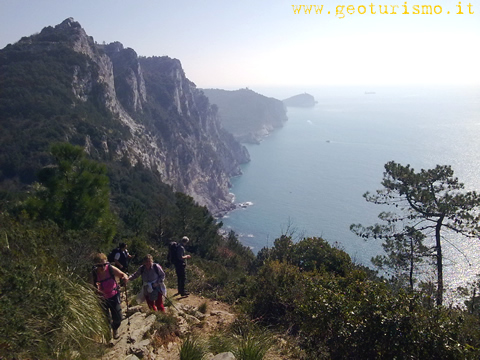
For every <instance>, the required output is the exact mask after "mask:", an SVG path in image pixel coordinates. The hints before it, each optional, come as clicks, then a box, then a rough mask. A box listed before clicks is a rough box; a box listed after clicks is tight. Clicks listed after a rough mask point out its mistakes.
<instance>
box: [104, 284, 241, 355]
mask: <svg viewBox="0 0 480 360" xmlns="http://www.w3.org/2000/svg"><path fill="white" fill-rule="evenodd" d="M168 292H169V294H174V293H175V290H172V289H170V290H169V291H168ZM169 298H170V299H171V303H170V302H169V301H166V305H167V306H166V312H167V313H168V314H172V315H173V316H175V317H176V318H177V320H178V324H179V326H178V328H177V331H176V332H175V333H174V334H170V335H168V336H165V335H162V336H156V335H157V334H156V332H157V330H156V329H155V325H154V324H155V322H156V316H155V314H154V313H152V312H151V311H149V310H148V308H147V307H146V305H145V304H143V305H140V306H135V307H130V308H129V309H128V311H127V309H126V306H125V303H123V304H122V305H123V306H124V315H125V316H124V317H125V320H124V321H123V322H122V325H121V326H120V328H119V335H120V337H119V338H118V339H116V340H112V341H111V343H110V345H111V349H110V350H109V351H108V353H107V354H105V355H104V356H103V357H102V360H123V359H125V360H127V359H128V360H136V359H146V360H178V359H179V347H180V344H181V341H182V340H181V336H183V335H186V334H188V333H196V334H199V336H201V337H205V338H207V337H208V336H209V335H211V334H213V333H214V332H215V331H216V330H217V329H219V328H220V327H222V326H225V325H228V324H229V323H231V322H232V321H233V320H234V319H235V314H234V313H233V311H232V309H231V307H230V306H228V305H227V304H225V303H222V302H219V301H214V300H210V299H206V298H203V297H198V296H195V295H190V296H188V297H179V296H169ZM205 304H206V311H205V312H204V313H201V312H199V311H198V309H199V308H200V307H202V306H203V307H205ZM210 359H215V360H219V359H222V360H228V359H230V360H234V358H233V357H232V356H231V354H229V353H226V354H219V355H217V356H216V357H213V355H212V356H210Z"/></svg>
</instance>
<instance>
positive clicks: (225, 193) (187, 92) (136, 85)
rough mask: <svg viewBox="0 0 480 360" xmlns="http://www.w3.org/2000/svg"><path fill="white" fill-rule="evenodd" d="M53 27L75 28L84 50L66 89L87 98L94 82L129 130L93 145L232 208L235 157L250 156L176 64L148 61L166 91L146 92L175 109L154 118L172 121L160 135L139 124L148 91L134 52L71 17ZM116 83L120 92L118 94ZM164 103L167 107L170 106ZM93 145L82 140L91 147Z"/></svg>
mask: <svg viewBox="0 0 480 360" xmlns="http://www.w3.org/2000/svg"><path fill="white" fill-rule="evenodd" d="M58 27H62V28H65V29H73V30H74V34H75V35H74V36H73V45H72V48H73V49H74V50H75V51H76V52H78V53H80V54H83V55H85V56H86V66H85V67H80V66H78V67H75V68H74V71H73V73H72V91H73V93H74V95H75V96H76V98H77V99H79V100H80V101H83V102H85V101H87V100H88V99H89V97H91V96H98V93H96V94H95V95H94V94H93V88H94V87H95V86H97V88H98V85H96V84H100V85H101V88H102V89H103V91H102V94H101V97H102V99H101V100H102V102H103V103H104V104H105V106H106V108H107V109H108V110H109V111H110V112H111V113H112V114H113V116H114V118H116V119H117V120H118V121H119V122H120V123H122V124H123V125H124V126H126V127H127V128H128V131H129V133H130V136H129V137H128V139H124V140H120V141H116V142H115V146H114V147H113V148H112V144H109V143H108V142H107V141H103V142H102V146H101V148H100V149H96V151H103V152H109V151H110V152H112V153H113V154H114V156H115V158H116V159H117V160H120V159H125V157H126V158H127V159H128V161H129V162H130V164H131V165H132V166H134V165H136V164H137V163H138V162H141V163H142V164H143V166H144V167H146V168H149V169H151V170H152V171H156V172H158V173H159V174H160V176H161V178H162V181H163V182H165V183H167V184H169V185H172V186H173V188H174V190H175V191H181V192H184V193H186V194H188V195H190V196H192V197H193V198H194V200H195V201H196V202H197V203H198V204H199V205H201V206H206V207H207V208H208V209H209V210H210V211H211V212H212V213H213V214H217V213H222V212H225V211H228V210H231V209H233V207H234V205H233V204H232V198H231V195H230V194H229V185H230V183H229V179H230V177H231V176H233V175H238V174H239V173H240V170H239V167H238V165H239V160H238V158H243V159H244V161H248V153H247V152H246V149H245V148H242V147H241V146H240V145H239V144H238V143H237V144H236V145H235V141H234V140H233V137H232V139H231V140H230V139H229V138H228V139H229V140H228V142H230V141H231V143H226V142H225V134H226V133H225V132H224V130H223V129H222V128H221V125H220V122H219V119H218V117H217V114H216V112H215V111H212V109H211V107H210V105H209V104H208V100H206V98H205V97H204V96H203V93H202V92H201V91H199V90H198V89H197V88H196V87H195V85H194V84H193V83H192V82H190V81H189V80H188V79H187V78H186V77H185V73H184V71H183V69H182V67H181V64H180V62H179V61H178V60H176V59H170V58H166V57H163V58H155V59H151V60H150V62H152V63H153V65H154V66H155V65H156V66H158V67H162V66H163V68H162V70H161V71H162V72H161V76H162V79H163V80H164V81H165V83H166V84H167V85H166V86H165V88H166V90H164V93H161V94H150V95H153V96H154V97H159V96H160V95H161V96H163V97H164V98H161V100H160V101H163V102H164V101H166V100H165V99H168V97H169V96H170V97H171V104H172V108H173V109H175V111H176V113H177V115H175V116H174V118H175V120H172V119H173V117H172V119H169V118H168V117H166V118H165V116H164V117H163V118H161V119H160V118H159V119H158V121H159V122H161V121H163V122H165V121H167V122H168V121H170V122H175V123H174V124H171V123H170V124H169V126H170V127H169V128H168V129H170V130H167V131H173V132H172V133H168V134H165V133H162V132H161V131H160V132H159V131H158V129H157V128H155V127H152V126H151V125H148V126H147V125H146V124H143V123H142V120H141V119H142V116H141V115H142V113H144V111H145V108H146V107H147V106H148V103H147V101H148V100H147V99H148V98H149V93H148V92H149V90H148V86H147V84H146V81H145V77H144V76H145V69H144V68H143V67H142V65H141V62H140V61H139V59H138V57H137V55H136V53H135V52H134V51H133V50H132V49H128V48H126V49H124V48H123V45H122V44H120V43H114V44H110V45H103V46H100V45H97V44H95V42H94V41H93V39H92V38H91V37H89V36H88V35H87V34H86V32H85V31H84V30H83V29H82V28H81V27H80V25H79V24H78V23H76V22H75V21H74V20H73V19H67V20H65V21H64V22H63V23H62V24H60V25H58V26H57V27H56V28H58ZM112 60H113V61H112ZM117 66H118V67H121V71H118V69H117V68H116V67H117ZM82 69H83V70H82ZM116 69H117V74H116V72H115V71H116ZM119 88H120V89H121V97H119V94H117V89H119ZM199 99H200V100H202V101H201V104H199V103H198V100H199ZM166 109H167V110H166V111H167V112H168V111H170V110H168V104H167V106H166ZM139 114H140V116H139ZM154 120H155V119H154ZM155 121H157V120H155ZM172 128H173V129H174V130H171V129H172ZM231 144H234V145H235V146H237V147H238V149H236V150H235V151H236V152H237V154H235V151H232V149H231V148H229V147H230V146H231ZM92 146H93V145H92V144H91V142H90V143H88V146H87V148H88V150H89V151H92V149H91V148H92ZM245 159H246V160H245Z"/></svg>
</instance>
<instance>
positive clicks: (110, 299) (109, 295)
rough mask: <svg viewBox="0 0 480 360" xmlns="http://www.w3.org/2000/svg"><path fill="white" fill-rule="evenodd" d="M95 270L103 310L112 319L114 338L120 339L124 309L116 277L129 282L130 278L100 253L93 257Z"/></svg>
mask: <svg viewBox="0 0 480 360" xmlns="http://www.w3.org/2000/svg"><path fill="white" fill-rule="evenodd" d="M93 263H94V269H93V271H92V277H93V279H92V280H93V281H92V282H93V285H94V286H95V288H96V289H97V290H98V292H99V293H100V294H101V296H102V297H103V308H104V310H105V313H106V315H107V317H110V318H111V326H112V330H113V338H114V339H118V337H119V335H118V328H119V327H120V323H121V322H122V319H123V317H122V309H121V307H120V287H119V286H118V284H117V280H116V279H115V277H117V278H120V279H121V280H124V281H125V282H127V281H128V276H127V274H125V273H124V272H122V271H121V270H119V269H117V268H116V267H115V266H113V265H111V264H110V263H109V262H108V261H107V256H106V255H105V254H103V253H98V254H96V255H95V256H94V257H93Z"/></svg>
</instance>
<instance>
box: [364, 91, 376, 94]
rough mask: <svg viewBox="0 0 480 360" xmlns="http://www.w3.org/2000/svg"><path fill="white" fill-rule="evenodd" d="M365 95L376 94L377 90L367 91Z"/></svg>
mask: <svg viewBox="0 0 480 360" xmlns="http://www.w3.org/2000/svg"><path fill="white" fill-rule="evenodd" d="M365 95H375V91H365Z"/></svg>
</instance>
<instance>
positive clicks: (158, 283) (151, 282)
mask: <svg viewBox="0 0 480 360" xmlns="http://www.w3.org/2000/svg"><path fill="white" fill-rule="evenodd" d="M139 276H142V281H143V288H142V291H143V295H144V296H145V300H146V301H147V304H148V307H149V308H150V309H152V310H154V311H158V310H160V311H162V312H165V307H164V306H163V296H164V295H166V294H165V293H164V292H165V290H166V288H165V284H164V280H165V273H164V271H163V269H162V267H161V266H160V265H159V264H157V263H154V262H153V257H152V255H150V254H148V255H147V256H145V258H144V259H143V265H142V266H140V267H139V268H138V270H137V271H136V272H135V274H133V275H131V276H130V277H129V278H128V280H135V279H136V278H138V277H139Z"/></svg>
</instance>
